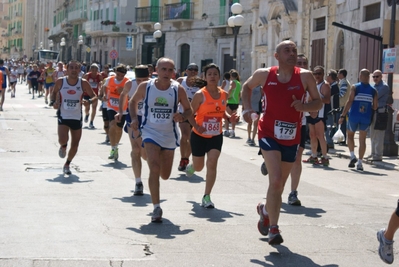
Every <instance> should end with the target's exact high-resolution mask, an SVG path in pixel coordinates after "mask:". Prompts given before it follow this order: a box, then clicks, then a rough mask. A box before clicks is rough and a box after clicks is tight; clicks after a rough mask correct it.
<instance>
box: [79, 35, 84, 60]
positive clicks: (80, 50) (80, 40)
mask: <svg viewBox="0 0 399 267" xmlns="http://www.w3.org/2000/svg"><path fill="white" fill-rule="evenodd" d="M78 45H79V56H78V60H79V61H82V45H83V36H82V35H79V38H78Z"/></svg>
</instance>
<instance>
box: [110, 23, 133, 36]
mask: <svg viewBox="0 0 399 267" xmlns="http://www.w3.org/2000/svg"><path fill="white" fill-rule="evenodd" d="M134 29H135V27H134V26H132V25H126V23H117V24H116V25H110V26H108V27H106V28H104V31H103V33H104V35H107V36H127V35H134V34H135V31H134Z"/></svg>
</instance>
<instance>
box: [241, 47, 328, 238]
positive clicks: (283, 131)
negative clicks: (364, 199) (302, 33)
mask: <svg viewBox="0 0 399 267" xmlns="http://www.w3.org/2000/svg"><path fill="white" fill-rule="evenodd" d="M297 56H298V55H297V48H296V45H295V43H294V42H292V41H283V42H281V43H279V44H278V45H277V47H276V51H275V53H274V57H275V58H276V60H277V61H278V63H279V65H278V66H274V67H270V68H260V69H258V70H256V71H255V72H254V73H253V75H252V76H251V77H249V78H248V80H247V81H246V82H245V84H244V86H243V105H244V106H245V107H250V106H251V95H252V90H253V88H255V87H256V86H258V85H261V86H263V92H264V94H265V100H266V103H265V107H266V108H265V111H264V115H263V116H262V117H261V119H260V121H259V127H258V137H259V146H260V148H261V151H262V155H263V158H264V161H265V164H266V167H267V170H268V171H269V188H268V190H267V195H266V204H264V203H259V204H258V206H257V212H258V214H259V216H260V220H259V222H258V230H259V232H260V233H261V234H262V235H269V240H268V242H269V244H270V245H278V244H281V243H282V242H283V238H282V236H281V234H280V231H279V227H278V219H279V216H280V209H281V203H282V198H281V195H282V193H283V190H284V185H285V183H286V181H287V178H288V175H289V174H290V171H291V168H292V165H293V163H294V162H295V158H296V155H297V150H298V145H299V143H300V138H301V134H300V129H299V127H300V126H301V120H302V112H304V111H317V110H319V109H320V108H321V106H322V102H321V99H320V95H319V93H318V91H317V87H316V81H315V79H314V77H313V76H312V74H311V73H310V72H309V71H308V70H304V69H301V68H298V67H296V63H297ZM307 92H309V95H310V97H311V99H312V100H311V101H309V102H308V103H304V100H305V97H306V93H307ZM253 112H254V111H253V110H244V111H243V116H244V119H245V121H246V122H247V123H250V122H251V121H252V119H251V114H252V113H253ZM269 228H270V231H269Z"/></svg>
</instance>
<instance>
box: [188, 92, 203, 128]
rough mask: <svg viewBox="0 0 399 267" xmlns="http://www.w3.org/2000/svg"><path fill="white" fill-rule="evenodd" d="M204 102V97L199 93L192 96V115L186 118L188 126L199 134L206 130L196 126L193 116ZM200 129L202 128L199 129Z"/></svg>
mask: <svg viewBox="0 0 399 267" xmlns="http://www.w3.org/2000/svg"><path fill="white" fill-rule="evenodd" d="M203 101H204V95H203V94H202V92H201V91H197V92H196V93H195V94H194V97H193V99H192V100H191V108H192V111H193V113H192V114H191V115H190V116H189V117H188V121H189V122H190V124H191V125H192V126H193V128H194V129H196V130H197V131H198V132H199V133H203V132H205V131H206V129H205V128H204V127H202V125H198V124H197V122H196V121H195V119H194V114H195V113H196V112H197V110H198V109H199V107H200V105H201V104H202V102H203ZM201 127H202V128H201Z"/></svg>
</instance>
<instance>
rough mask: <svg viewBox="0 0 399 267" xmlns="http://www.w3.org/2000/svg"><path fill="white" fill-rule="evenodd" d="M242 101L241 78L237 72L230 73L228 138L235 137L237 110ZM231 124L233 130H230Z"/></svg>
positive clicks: (226, 122)
mask: <svg viewBox="0 0 399 267" xmlns="http://www.w3.org/2000/svg"><path fill="white" fill-rule="evenodd" d="M240 99H241V82H240V76H239V75H238V72H237V71H236V70H233V71H231V72H230V89H229V99H228V100H227V109H226V110H227V113H228V115H227V116H228V118H227V119H226V120H225V123H224V125H225V128H226V130H225V132H224V136H226V137H229V136H230V137H233V138H234V137H235V136H236V134H235V128H236V123H237V122H238V119H239V117H238V116H237V110H238V107H239V105H240ZM229 123H231V130H229Z"/></svg>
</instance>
